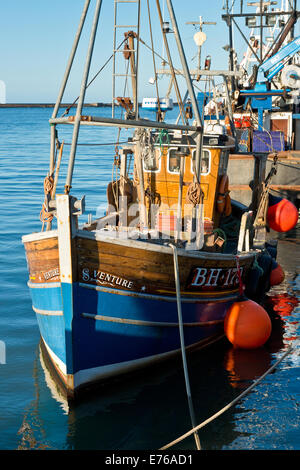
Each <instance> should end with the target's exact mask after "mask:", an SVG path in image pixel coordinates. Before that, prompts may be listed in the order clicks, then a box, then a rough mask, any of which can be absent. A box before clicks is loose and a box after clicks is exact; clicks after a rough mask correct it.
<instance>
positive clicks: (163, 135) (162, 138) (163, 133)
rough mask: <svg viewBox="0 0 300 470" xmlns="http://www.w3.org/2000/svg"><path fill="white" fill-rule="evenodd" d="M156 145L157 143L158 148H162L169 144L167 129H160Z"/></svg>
mask: <svg viewBox="0 0 300 470" xmlns="http://www.w3.org/2000/svg"><path fill="white" fill-rule="evenodd" d="M155 142H156V143H157V142H159V146H160V147H162V146H163V145H164V144H165V143H167V144H169V143H170V138H169V133H168V129H161V130H160V131H159V133H158V136H157V138H156V141H155Z"/></svg>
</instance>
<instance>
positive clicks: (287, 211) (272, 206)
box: [267, 194, 298, 232]
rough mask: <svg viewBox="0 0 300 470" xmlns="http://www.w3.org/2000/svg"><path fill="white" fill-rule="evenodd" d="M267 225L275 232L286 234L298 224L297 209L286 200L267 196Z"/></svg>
mask: <svg viewBox="0 0 300 470" xmlns="http://www.w3.org/2000/svg"><path fill="white" fill-rule="evenodd" d="M267 220H268V224H269V226H270V228H271V229H273V230H275V231H276V232H288V231H289V230H292V229H293V228H294V227H295V225H296V224H297V222H298V210H297V207H296V206H295V205H294V204H293V203H292V202H291V201H288V200H287V199H281V198H278V197H275V196H272V195H271V194H270V195H269V208H268V213H267Z"/></svg>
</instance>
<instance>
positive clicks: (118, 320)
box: [82, 313, 223, 328]
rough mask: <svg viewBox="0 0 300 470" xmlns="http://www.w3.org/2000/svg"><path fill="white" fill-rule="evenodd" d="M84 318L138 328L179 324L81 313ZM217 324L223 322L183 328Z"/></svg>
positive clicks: (199, 323)
mask: <svg viewBox="0 0 300 470" xmlns="http://www.w3.org/2000/svg"><path fill="white" fill-rule="evenodd" d="M82 316H83V317H84V318H90V319H92V320H102V321H109V322H113V323H125V324H128V325H138V326H155V327H165V326H166V327H176V328H178V327H179V323H173V322H155V321H154V322H151V321H144V320H132V319H130V318H117V317H109V316H107V315H93V314H92V313H82ZM219 323H223V320H211V321H203V322H194V323H183V326H211V325H217V324H219Z"/></svg>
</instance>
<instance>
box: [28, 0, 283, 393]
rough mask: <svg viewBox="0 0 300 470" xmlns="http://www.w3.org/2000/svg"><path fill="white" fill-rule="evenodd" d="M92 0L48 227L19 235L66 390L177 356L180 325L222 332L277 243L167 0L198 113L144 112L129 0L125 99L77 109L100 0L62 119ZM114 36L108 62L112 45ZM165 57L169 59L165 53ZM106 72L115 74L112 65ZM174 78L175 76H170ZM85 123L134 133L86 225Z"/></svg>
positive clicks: (50, 180) (202, 335)
mask: <svg viewBox="0 0 300 470" xmlns="http://www.w3.org/2000/svg"><path fill="white" fill-rule="evenodd" d="M90 3H91V2H90V1H89V0H87V1H86V2H85V4H84V9H83V13H82V16H81V18H80V22H79V26H78V31H77V34H76V37H75V41H74V44H73V47H72V50H71V54H70V58H69V61H68V64H67V68H66V71H65V74H64V77H63V81H62V84H61V88H60V91H59V95H58V99H57V102H56V105H55V107H54V110H53V115H52V118H51V119H50V125H51V126H50V129H51V131H50V132H51V142H50V167H49V173H48V175H47V176H46V178H45V184H44V203H43V207H42V212H41V220H42V222H43V225H42V230H41V231H40V232H38V233H32V234H29V235H24V236H23V238H22V241H23V243H24V246H25V251H26V258H27V264H28V271H29V281H28V286H29V289H30V293H31V297H32V304H33V310H34V311H35V313H36V316H37V321H38V325H39V329H40V333H41V338H42V342H43V345H44V347H45V349H46V351H47V353H48V355H49V358H50V360H51V363H52V364H53V366H54V368H55V369H56V372H57V374H58V375H59V377H60V379H61V381H62V383H63V384H64V385H65V387H66V390H67V393H68V396H69V398H72V397H75V396H76V395H77V393H79V392H80V391H82V390H84V389H86V388H87V387H89V386H91V385H92V384H95V383H99V382H101V381H102V382H103V381H105V380H108V379H110V378H113V377H118V376H120V375H122V374H125V373H127V372H130V371H134V370H136V369H140V368H142V367H145V366H147V365H150V364H154V363H156V362H157V361H159V360H163V359H167V358H170V357H172V356H174V355H175V354H178V353H179V352H180V351H182V342H181V340H180V338H181V337H180V334H179V333H180V327H181V326H182V328H183V331H184V345H185V346H184V347H185V348H186V349H187V350H193V349H196V348H201V347H204V346H207V345H209V344H211V343H213V342H214V341H216V340H217V339H219V338H221V337H223V336H224V318H225V316H226V314H227V312H228V309H229V308H230V306H232V305H233V304H234V303H235V302H236V301H237V300H238V299H239V298H240V296H241V293H243V292H248V293H249V295H250V291H251V292H252V294H253V293H257V292H256V290H255V289H254V287H253V286H254V284H255V283H254V281H253V279H254V278H253V273H257V272H258V273H259V275H258V276H257V277H256V281H255V282H256V284H255V285H256V288H257V289H260V290H263V291H266V290H267V289H268V288H269V276H270V272H271V266H272V259H274V258H275V257H276V246H275V247H274V246H273V247H272V246H271V244H270V243H268V242H267V241H266V236H265V235H266V228H265V226H264V225H263V224H261V223H260V218H259V217H258V216H259V215H260V214H261V212H262V211H264V210H265V207H266V206H265V199H264V191H263V186H262V181H261V180H260V173H259V171H258V172H257V175H256V177H257V181H256V185H255V188H254V189H253V191H254V193H255V201H256V205H253V208H252V209H251V211H248V210H246V209H245V207H244V206H242V205H241V204H240V203H239V202H238V201H234V200H232V199H231V198H230V195H229V192H228V176H227V168H228V159H229V153H230V152H231V151H232V149H233V148H234V145H235V142H234V139H233V138H232V136H230V135H228V133H227V132H226V127H225V126H218V127H212V128H209V129H206V130H205V129H204V128H203V125H202V120H201V117H200V114H199V110H198V103H197V99H196V96H195V92H194V88H193V85H192V82H191V77H190V73H189V70H188V66H187V63H186V58H185V54H184V50H183V47H182V42H181V38H180V34H179V30H178V25H177V21H176V17H175V13H174V9H173V6H172V2H171V0H167V5H168V11H169V15H170V20H171V23H172V29H173V31H174V33H175V39H176V45H177V48H178V52H179V55H180V60H181V64H182V68H183V70H184V78H185V83H186V87H187V89H188V92H189V98H190V103H191V106H192V108H193V115H194V120H193V122H191V123H190V122H189V120H188V113H186V112H185V111H186V109H185V108H184V105H183V104H182V101H181V100H180V99H179V112H180V116H181V121H182V123H175V124H173V123H169V122H167V121H166V120H165V119H164V116H165V114H164V113H162V112H161V110H160V109H159V103H160V100H159V99H158V100H157V104H158V110H157V113H156V118H155V119H153V120H150V119H143V118H141V117H140V114H139V103H138V97H137V81H138V51H139V46H140V44H139V43H140V41H139V38H140V15H141V13H140V10H141V3H142V2H140V1H137V2H135V4H136V7H137V18H138V20H137V28H136V32H135V33H133V32H132V31H131V32H128V34H126V35H125V39H126V42H125V45H126V46H127V47H124V52H126V56H125V54H124V59H125V60H129V63H130V75H131V77H132V90H133V98H132V101H131V100H130V99H129V98H128V97H116V95H115V94H113V103H114V105H113V107H112V111H113V113H112V117H110V118H108V117H101V116H92V115H88V116H85V115H82V109H83V106H84V98H85V91H86V88H87V85H88V80H89V69H90V63H91V58H92V54H93V47H94V43H95V37H96V31H97V27H98V21H99V16H100V11H101V5H102V1H101V0H97V1H96V2H95V11H94V19H93V22H92V26H91V32H90V42H89V46H88V50H87V56H86V62H85V67H84V72H83V78H82V84H81V88H80V95H79V97H78V102H77V108H76V113H75V114H74V115H63V116H62V117H58V116H57V114H58V110H59V107H60V105H61V100H62V97H63V94H64V90H65V87H66V84H67V81H68V78H69V74H70V70H71V67H72V63H73V59H74V56H75V53H76V50H77V46H78V41H79V39H80V36H81V32H82V29H83V25H84V23H85V19H86V16H87V12H88V9H89V7H90ZM118 3H119V2H118V1H117V0H115V2H114V7H115V14H114V17H115V28H114V31H115V35H116V31H117V30H118V28H117V26H118V23H117V21H118V20H116V18H118V15H117V12H118V11H117V8H118V7H119V5H118ZM156 3H157V11H158V17H159V18H160V20H161V26H162V18H161V11H160V6H159V2H156ZM148 5H149V4H148ZM162 32H163V27H162ZM163 36H164V40H165V41H167V40H166V34H163ZM115 40H116V38H114V44H113V48H114V51H115V53H114V55H113V57H114V59H115V58H116V55H117V54H116V52H117V51H118V52H120V50H119V48H118V47H117V45H116V44H115ZM123 44H124V43H123ZM165 44H166V45H167V42H165ZM168 52H169V49H168ZM168 62H169V65H170V67H171V69H172V61H171V58H170V57H168ZM113 70H114V75H115V76H116V75H117V73H116V69H115V63H114V67H113ZM173 80H174V83H175V86H176V87H177V85H176V84H177V80H176V74H175V73H174V74H173ZM113 88H114V87H113ZM176 89H177V88H176ZM177 91H178V97H179V96H180V93H179V89H177ZM114 92H115V89H114V90H113V93H114ZM115 105H118V106H120V107H123V109H124V112H125V117H122V118H116V117H115V109H114V108H115ZM60 126H73V137H72V143H71V148H70V154H69V159H68V171H67V175H66V180H65V185H64V192H63V194H57V193H56V188H57V184H58V179H59V176H60V172H59V170H60V164H61V160H62V158H63V148H64V145H63V142H60V140H59V134H58V129H59V128H60ZM87 126H88V127H89V128H90V129H91V128H93V129H94V131H95V134H97V132H99V129H100V130H101V129H102V128H103V127H105V126H106V127H111V128H116V129H127V130H128V129H129V130H132V134H131V135H130V137H129V138H128V141H127V142H126V143H125V144H123V145H122V146H119V145H118V146H117V150H116V154H115V155H112V165H115V167H116V168H117V170H118V175H117V176H116V177H115V178H114V180H113V181H111V182H110V183H109V185H108V187H107V211H106V214H105V215H104V216H103V217H100V218H97V219H95V220H91V218H89V220H88V221H87V222H84V223H80V221H79V219H80V217H81V216H82V214H83V213H84V210H85V201H84V197H82V198H81V199H78V198H76V197H75V196H74V195H72V192H71V189H72V176H73V169H74V165H75V157H76V148H77V145H78V134H79V128H84V127H87ZM130 165H131V166H130ZM132 165H133V166H132ZM130 168H131V170H133V171H130ZM228 227H230V229H229V228H228ZM271 248H272V249H271ZM258 264H260V267H259V269H257V266H258ZM262 266H263V268H262ZM258 280H259V282H257V281H258Z"/></svg>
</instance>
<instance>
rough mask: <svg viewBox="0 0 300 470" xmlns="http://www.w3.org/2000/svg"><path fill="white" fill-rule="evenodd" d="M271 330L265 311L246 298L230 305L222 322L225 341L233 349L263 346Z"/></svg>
mask: <svg viewBox="0 0 300 470" xmlns="http://www.w3.org/2000/svg"><path fill="white" fill-rule="evenodd" d="M271 330H272V325H271V320H270V317H269V315H268V313H267V312H266V310H265V309H264V308H263V307H261V306H260V305H258V304H257V303H256V302H254V301H253V300H249V299H247V298H246V297H241V299H240V300H238V301H237V302H234V304H232V305H231V307H230V308H229V310H228V312H227V314H226V317H225V321H224V331H225V334H226V336H227V339H228V340H229V341H230V342H231V343H232V344H233V346H234V347H236V348H241V349H255V348H259V347H260V346H263V345H264V344H265V342H266V341H267V340H268V339H269V337H270V334H271Z"/></svg>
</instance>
